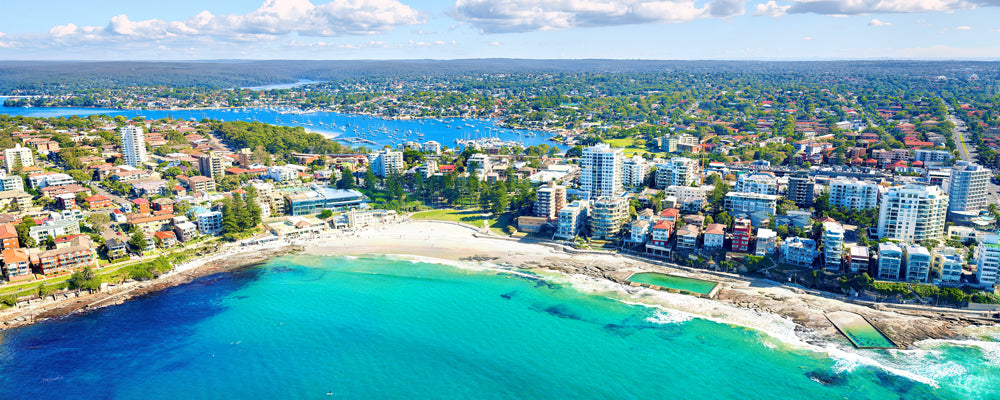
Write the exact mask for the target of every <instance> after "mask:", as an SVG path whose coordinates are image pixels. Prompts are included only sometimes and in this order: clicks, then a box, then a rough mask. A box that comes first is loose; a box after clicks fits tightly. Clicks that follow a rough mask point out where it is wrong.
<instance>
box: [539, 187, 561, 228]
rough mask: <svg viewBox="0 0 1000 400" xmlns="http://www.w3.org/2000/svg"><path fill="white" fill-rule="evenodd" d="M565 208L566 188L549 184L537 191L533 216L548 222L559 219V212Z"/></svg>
mask: <svg viewBox="0 0 1000 400" xmlns="http://www.w3.org/2000/svg"><path fill="white" fill-rule="evenodd" d="M565 206H566V187H565V186H560V185H556V184H555V183H552V182H550V183H549V184H548V185H545V186H542V187H541V188H539V189H538V192H537V200H535V209H534V211H535V216H537V217H545V218H548V219H549V220H555V219H557V218H559V210H561V209H562V208H563V207H565Z"/></svg>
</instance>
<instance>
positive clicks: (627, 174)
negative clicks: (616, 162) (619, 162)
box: [622, 154, 649, 187]
mask: <svg viewBox="0 0 1000 400" xmlns="http://www.w3.org/2000/svg"><path fill="white" fill-rule="evenodd" d="M648 173H649V163H647V162H646V159H644V158H642V157H640V156H639V155H638V154H636V155H634V156H632V158H629V159H626V160H625V162H624V164H623V170H622V182H623V184H624V185H625V186H629V187H642V186H644V185H645V182H646V174H648Z"/></svg>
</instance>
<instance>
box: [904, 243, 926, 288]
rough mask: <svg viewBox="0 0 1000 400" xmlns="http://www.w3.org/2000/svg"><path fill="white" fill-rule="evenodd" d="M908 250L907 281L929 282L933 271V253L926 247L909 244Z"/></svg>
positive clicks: (906, 248)
mask: <svg viewBox="0 0 1000 400" xmlns="http://www.w3.org/2000/svg"><path fill="white" fill-rule="evenodd" d="M904 249H905V250H906V281H907V282H922V283H927V282H928V281H929V280H928V278H929V276H930V271H931V261H932V260H931V253H930V252H929V251H927V248H926V247H923V246H918V245H915V244H911V245H908V246H906V247H905V248H904Z"/></svg>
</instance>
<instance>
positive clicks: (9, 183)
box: [0, 171, 24, 192]
mask: <svg viewBox="0 0 1000 400" xmlns="http://www.w3.org/2000/svg"><path fill="white" fill-rule="evenodd" d="M5 190H17V191H24V179H21V177H20V176H18V175H7V173H6V172H4V171H0V192H2V191H5Z"/></svg>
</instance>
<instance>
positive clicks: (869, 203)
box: [830, 178, 884, 210]
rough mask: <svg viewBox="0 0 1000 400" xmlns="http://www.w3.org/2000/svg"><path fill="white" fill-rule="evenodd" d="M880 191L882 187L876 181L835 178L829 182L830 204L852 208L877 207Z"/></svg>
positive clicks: (867, 208) (865, 208)
mask: <svg viewBox="0 0 1000 400" xmlns="http://www.w3.org/2000/svg"><path fill="white" fill-rule="evenodd" d="M881 191H884V189H883V188H882V186H879V185H878V184H877V183H872V182H866V181H859V180H857V179H855V178H850V179H847V178H837V179H834V180H833V181H831V182H830V204H831V205H834V206H837V207H846V208H850V209H854V210H869V209H872V208H877V207H878V199H879V194H880V192H881Z"/></svg>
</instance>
